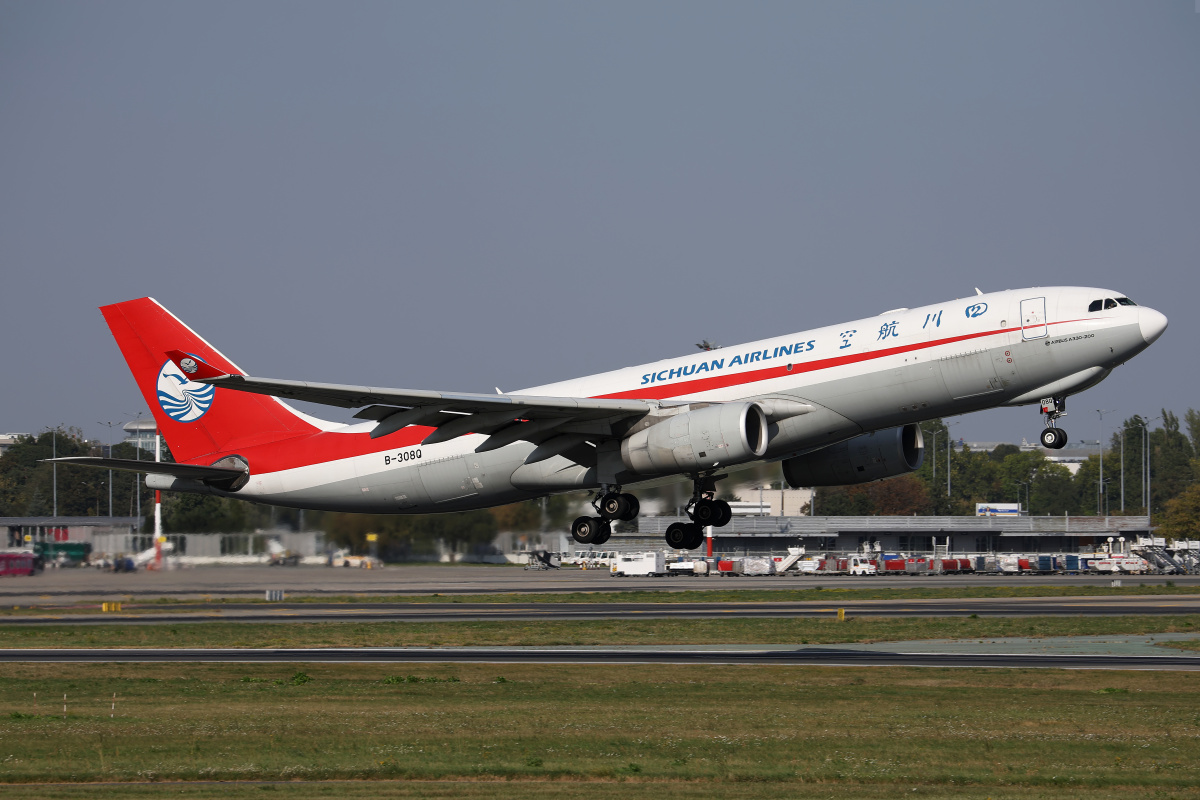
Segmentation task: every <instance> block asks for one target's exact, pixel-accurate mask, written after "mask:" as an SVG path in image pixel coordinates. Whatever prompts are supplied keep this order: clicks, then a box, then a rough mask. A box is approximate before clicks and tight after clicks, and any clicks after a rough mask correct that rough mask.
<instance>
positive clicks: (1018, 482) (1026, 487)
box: [1013, 480, 1033, 513]
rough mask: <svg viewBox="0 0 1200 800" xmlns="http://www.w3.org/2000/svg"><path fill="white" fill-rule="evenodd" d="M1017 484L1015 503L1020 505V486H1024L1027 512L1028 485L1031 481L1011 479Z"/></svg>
mask: <svg viewBox="0 0 1200 800" xmlns="http://www.w3.org/2000/svg"><path fill="white" fill-rule="evenodd" d="M1013 483H1015V484H1016V485H1017V505H1018V506H1019V505H1021V487H1022V486H1024V487H1025V511H1026V513H1028V512H1029V486H1030V484H1032V483H1033V481H1031V480H1030V481H1013Z"/></svg>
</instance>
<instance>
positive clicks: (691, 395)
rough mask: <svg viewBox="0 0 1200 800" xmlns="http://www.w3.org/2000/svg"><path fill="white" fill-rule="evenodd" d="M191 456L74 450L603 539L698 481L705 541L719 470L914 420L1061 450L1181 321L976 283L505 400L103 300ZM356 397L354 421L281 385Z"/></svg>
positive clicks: (208, 480)
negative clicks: (215, 333)
mask: <svg viewBox="0 0 1200 800" xmlns="http://www.w3.org/2000/svg"><path fill="white" fill-rule="evenodd" d="M101 312H102V313H103V314H104V318H105V320H106V321H107V322H108V326H109V329H110V330H111V331H112V334H113V337H114V338H115V339H116V341H117V345H118V346H119V347H120V349H121V353H122V355H123V356H124V357H125V361H126V362H127V363H128V365H129V369H130V370H131V371H132V373H133V376H134V379H135V380H136V381H137V384H138V387H139V389H140V390H141V392H142V395H143V396H144V397H145V399H146V402H147V403H148V404H149V406H150V408H151V409H152V411H153V414H154V417H155V420H156V421H157V423H158V427H159V429H160V431H161V432H162V434H163V435H164V436H165V437H166V440H167V443H168V445H169V446H170V448H171V452H172V454H173V455H174V456H175V458H176V461H177V462H178V463H171V464H166V463H148V462H145V461H127V460H122V459H107V458H71V459H58V460H59V461H69V462H71V463H77V464H87V465H91V466H97V467H104V468H108V469H128V470H133V471H137V472H145V473H148V474H147V478H146V484H147V485H148V486H149V487H151V488H153V489H161V490H169V491H183V492H199V493H205V494H215V495H220V496H223V497H235V498H241V499H246V500H253V501H256V502H261V503H270V504H274V505H280V506H292V507H296V508H313V509H325V510H336V511H359V512H370V513H376V514H378V513H397V514H425V513H437V512H445V511H462V510H466V509H474V508H484V507H489V506H496V505H502V504H506V503H513V502H517V501H521V500H528V499H531V498H537V497H542V496H545V495H550V494H556V493H564V492H578V491H591V492H592V496H593V500H592V504H593V507H594V508H595V516H585V517H580V518H579V519H578V520H576V521H575V523H574V525H573V527H572V534H573V536H574V538H575V539H576V541H578V542H580V543H583V544H602V543H603V542H604V541H606V540H607V539H608V537H609V535H610V525H611V523H612V522H613V521H615V520H626V521H628V520H632V519H633V518H635V517H636V516H637V514H638V509H639V504H638V500H637V497H636V496H635V495H634V494H632V493H630V492H629V491H628V490H629V489H630V488H635V487H636V486H637V485H638V484H645V483H647V482H650V481H655V480H662V479H664V478H670V477H671V476H684V477H686V478H689V479H690V480H691V481H692V485H693V491H692V497H691V500H690V502H689V503H688V506H687V514H688V517H689V518H690V519H691V520H692V522H691V523H676V524H675V525H672V526H671V528H670V529H669V530H668V532H667V543H668V544H669V545H670V546H671V547H675V548H694V547H698V546H699V545H700V544H701V541H702V536H703V534H702V530H703V526H707V525H712V526H718V527H719V526H722V525H725V524H728V522H729V520H730V509H729V505H728V504H727V503H725V502H723V501H721V500H717V499H716V482H717V481H718V480H720V479H721V478H723V477H725V475H724V474H723V471H725V470H727V469H729V468H733V467H738V466H742V465H747V464H751V463H753V462H758V461H778V462H781V463H782V468H783V476H784V479H785V480H786V481H787V482H788V484H790V485H791V486H794V487H797V486H805V487H812V486H833V485H845V484H854V483H862V482H866V481H873V480H878V479H880V478H886V477H890V476H893V475H899V474H902V473H905V472H910V471H912V470H915V469H917V468H918V467H920V465H921V462H922V459H923V451H924V443H923V441H922V436H921V428H920V426H919V423H920V422H921V421H923V420H927V419H932V418H935V417H946V416H953V415H957V414H963V413H967V412H971V411H979V410H981V409H986V408H993V407H996V406H1004V405H1008V406H1016V405H1034V404H1037V405H1038V406H1039V410H1040V412H1041V414H1042V415H1043V416H1044V418H1045V430H1043V431H1042V437H1041V442H1042V445H1043V446H1045V447H1048V448H1059V447H1062V446H1063V445H1064V444H1066V441H1067V436H1066V433H1065V432H1064V431H1063V429H1062V428H1060V427H1058V424H1057V422H1058V420H1059V419H1060V418H1061V417H1062V416H1063V415H1064V413H1065V410H1066V398H1067V397H1068V396H1069V395H1072V394H1075V393H1078V392H1082V391H1084V390H1085V389H1087V388H1089V387H1091V386H1094V385H1096V384H1097V383H1099V382H1100V381H1102V380H1104V378H1105V377H1107V376H1108V374H1109V373H1110V372H1111V371H1112V370H1113V369H1114V368H1115V367H1117V366H1118V365H1120V364H1121V363H1123V362H1125V361H1127V360H1128V359H1130V358H1132V357H1133V356H1135V355H1137V354H1138V353H1140V352H1141V351H1142V350H1144V349H1146V348H1147V347H1149V346H1150V344H1151V343H1153V342H1154V341H1155V340H1156V339H1157V338H1158V337H1159V336H1160V335H1162V333H1163V331H1164V330H1165V329H1166V327H1167V319H1166V317H1165V316H1163V315H1162V314H1160V313H1159V312H1157V311H1154V310H1152V309H1149V308H1145V307H1142V306H1138V305H1137V304H1135V303H1134V302H1133V301H1132V300H1130V299H1129V298H1127V297H1125V296H1124V295H1122V294H1120V293H1118V292H1113V291H1108V290H1105V289H1089V288H1081V287H1055V288H1037V289H1020V290H1014V291H1003V292H995V293H990V294H984V293H979V292H978V290H977V294H976V295H975V296H972V297H969V298H965V299H960V300H951V301H948V302H945V303H939V304H936V305H931V306H926V307H924V308H915V309H914V308H902V309H896V310H894V311H888V312H886V313H884V314H881V315H879V316H876V317H872V318H870V319H860V320H856V321H853V322H847V323H844V324H841V325H833V326H829V327H825V328H819V329H816V330H809V331H803V332H801V333H795V334H790V335H788V336H781V337H779V338H775V339H765V340H762V341H758V342H751V343H750V344H745V345H740V346H737V347H726V348H722V349H717V350H706V351H704V352H699V353H693V354H691V355H687V356H682V357H679V358H672V359H667V360H665V361H659V362H656V363H653V364H643V365H641V366H636V367H628V368H625V369H619V370H615V371H612V372H605V373H601V374H597V375H589V376H587V377H583V378H577V379H575V380H570V381H565V382H562V383H555V384H550V385H547V386H537V387H534V388H531V389H526V390H524V391H519V392H515V393H511V394H499V393H497V394H463V393H454V392H432V391H416V390H410V389H384V388H375V387H370V386H343V385H335V384H323V383H307V382H300V381H290V380H274V379H269V378H257V377H253V376H250V375H247V374H245V373H244V372H243V371H242V370H240V369H238V367H237V366H236V365H235V364H234V363H233V362H232V361H230V360H229V359H227V358H226V357H225V356H224V355H222V354H221V353H220V352H219V351H218V350H217V349H216V348H214V347H213V346H212V345H210V344H209V343H208V342H207V341H205V340H204V339H202V338H201V337H200V336H198V335H197V334H196V333H195V332H193V331H192V329H191V328H189V327H187V326H186V325H184V324H183V323H182V322H180V321H179V320H178V319H177V318H176V317H174V316H173V315H172V314H171V313H170V312H169V311H167V310H166V309H165V308H164V307H163V306H162V305H160V304H159V303H158V302H157V301H155V300H153V299H151V298H141V299H138V300H129V301H127V302H123V303H116V304H114V305H110V306H104V307H103V308H101ZM289 399H290V400H297V401H307V402H311V403H322V404H325V405H330V406H337V407H340V408H357V409H359V411H358V412H357V413H356V414H355V415H354V418H355V419H357V420H360V421H359V422H355V423H349V424H344V423H334V422H328V421H325V420H321V419H317V418H314V417H311V416H309V415H307V414H303V413H301V412H299V411H297V410H295V409H293V408H291V407H290V406H288V405H287V404H286V403H285V402H284V401H285V400H289Z"/></svg>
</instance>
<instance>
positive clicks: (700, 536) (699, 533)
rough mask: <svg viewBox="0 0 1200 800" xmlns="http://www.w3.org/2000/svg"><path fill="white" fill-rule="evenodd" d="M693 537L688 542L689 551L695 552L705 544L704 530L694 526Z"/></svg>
mask: <svg viewBox="0 0 1200 800" xmlns="http://www.w3.org/2000/svg"><path fill="white" fill-rule="evenodd" d="M690 527H691V528H692V535H691V537H690V538H689V539H688V542H687V547H686V549H687V550H695V549H696V548H697V547H699V546H700V545H702V544H704V529H703V528H701V527H700V526H699V525H692V526H690Z"/></svg>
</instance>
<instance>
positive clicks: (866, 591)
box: [0, 578, 1200, 618]
mask: <svg viewBox="0 0 1200 800" xmlns="http://www.w3.org/2000/svg"><path fill="white" fill-rule="evenodd" d="M864 580H866V579H864ZM1013 580H1014V584H1013V585H1011V586H931V585H914V586H905V587H899V588H888V587H879V588H869V587H863V588H859V587H854V588H846V587H831V588H825V587H822V586H820V585H815V586H814V585H807V586H806V585H805V584H806V582H807V579H797V581H796V584H797V588H795V589H756V588H753V582H752V581H750V580H748V581H739V582H737V586H736V588H724V589H686V588H685V589H680V588H678V587H680V586H681V585H684V586H686V585H689V584H692V583H693V582H692V581H686V580H685V579H683V578H678V579H673V580H670V581H667V582H666V583H665V584H662V583H660V584H658V586H657V587H656V588H654V589H635V590H632V591H602V592H563V593H544V592H543V593H538V592H529V593H520V592H509V593H498V594H478V595H446V594H441V593H438V592H434V593H430V594H405V595H377V594H349V595H326V596H317V595H305V594H304V593H303V590H299V591H296V592H294V593H293V592H289V593H288V596H287V599H288V602H289V603H348V604H372V603H448V604H454V603H488V604H502V603H787V602H792V603H798V602H827V603H842V602H852V601H854V600H937V599H950V598H964V599H969V598H1008V597H1011V598H1020V597H1145V596H1163V595H1194V594H1200V586H1176V585H1175V584H1174V582H1172V581H1166V582H1165V583H1154V584H1139V585H1131V586H1083V585H1074V584H1064V585H1052V586H1047V585H1045V584H1037V585H1024V586H1023V585H1020V584H1019V583H1018V582H1019V581H1020V578H1014V579H1013ZM913 581H914V583H919V582H920V580H919V579H918V578H914V579H913ZM52 600H53V602H50V603H47V604H44V605H38V604H34V605H24V606H21V605H17V606H4V607H0V618H2V617H5V616H27V615H29V614H54V613H62V611H63V608H64V603H63V602H62V598H53V599H52ZM128 602H130V603H131V604H133V603H136V607H137V609H138V611H139V613H147V612H151V611H153V610H154V609H156V608H158V609H161V610H163V611H175V609H174V608H172V607H173V606H178V605H184V604H186V605H196V604H198V603H199V604H210V605H214V606H220V605H229V604H236V605H245V604H248V603H250V604H262V605H270V603H268V602H267V601H266V600H263V599H262V598H261V596H258V597H204V598H200V599H195V598H175V597H160V598H155V599H152V600H145V599H137V600H135V599H134V598H133V597H132V596H128ZM67 607H69V608H71V613H72V614H78V613H88V611H93V612H96V613H99V610H100V605H99V603H98V602H88V603H81V604H79V605H68V606H67Z"/></svg>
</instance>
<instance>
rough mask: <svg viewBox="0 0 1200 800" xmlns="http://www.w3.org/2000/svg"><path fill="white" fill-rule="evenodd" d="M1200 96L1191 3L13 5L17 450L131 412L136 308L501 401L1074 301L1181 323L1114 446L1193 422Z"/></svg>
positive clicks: (10, 144)
mask: <svg viewBox="0 0 1200 800" xmlns="http://www.w3.org/2000/svg"><path fill="white" fill-rule="evenodd" d="M1198 86H1200V15H1198V14H1197V13H1196V6H1195V3H1194V2H1193V0H1185V1H1181V2H1139V3H1134V2H1119V3H1112V2H1058V3H1034V2H1005V3H954V2H946V3H942V2H907V3H882V2H878V3H876V2H863V3H841V2H838V3H834V2H828V3H826V2H810V3H801V2H787V3H701V2H681V3H668V2H658V3H647V2H636V3H620V2H607V3H590V4H589V3H551V2H545V3H524V2H513V3H483V2H478V3H453V2H445V3H399V2H388V3H363V2H359V3H302V2H286V3H282V2H278V3H273V2H256V3H221V2H206V3H176V2H171V3H164V2H144V3H130V2H109V3H87V2H78V3H64V2H0V265H2V267H0V269H2V270H3V272H2V274H3V308H4V312H3V314H2V315H0V335H2V336H3V341H4V350H3V352H4V356H3V362H2V363H3V366H4V369H3V376H4V377H3V380H0V430H4V431H31V432H32V431H37V430H40V429H43V428H45V427H47V426H52V425H55V424H59V423H64V424H69V425H70V424H74V425H80V426H82V427H83V428H84V430H85V432H87V433H88V434H89V435H92V436H96V437H99V438H103V437H104V436H106V435H107V434H106V432H105V430H104V429H103V428H102V427H100V426H99V425H98V424H96V423H97V422H98V421H100V420H115V419H117V420H123V419H128V418H129V416H130V415H131V414H132V413H135V412H136V411H138V410H139V409H141V408H142V407H143V406H142V404H141V400H140V398H139V396H138V395H137V392H136V390H135V388H134V385H133V382H132V380H131V379H130V378H129V377H128V374H127V373H126V371H125V368H124V364H123V362H122V361H121V360H120V357H119V353H118V352H117V349H116V347H115V345H114V344H113V342H112V340H111V337H110V336H109V335H108V333H107V330H106V328H105V327H104V324H103V320H102V318H101V317H100V314H99V313H98V312H97V311H96V307H97V306H99V305H101V304H105V303H109V302H115V301H119V300H124V299H129V298H132V297H138V296H142V295H152V296H154V297H156V298H157V299H159V300H160V301H161V302H163V303H164V304H165V305H167V307H169V308H170V309H172V310H173V311H174V312H175V313H176V314H178V315H179V316H180V317H181V318H183V319H184V321H185V322H187V323H189V324H190V325H192V326H193V327H194V328H196V329H197V330H198V331H199V332H201V333H202V334H203V335H205V336H206V337H207V338H209V339H210V341H212V342H213V343H214V344H215V345H217V346H218V347H219V348H221V349H222V350H224V351H225V352H226V353H227V354H228V355H229V356H230V357H232V358H233V359H234V360H236V361H237V362H238V363H239V364H240V365H241V366H242V367H243V368H245V369H247V370H248V371H250V372H252V373H255V374H261V375H268V376H272V377H286V378H298V379H311V380H321V381H335V382H353V383H370V384H375V385H389V386H398V387H408V388H432V389H447V390H462V391H491V389H492V387H494V386H500V387H501V388H504V389H510V390H511V389H513V388H517V387H521V386H531V385H536V384H540V383H547V382H551V381H557V380H562V379H567V378H570V377H574V376H577V375H581V374H587V373H591V372H597V371H601V370H605V369H611V368H615V367H620V366H625V365H629V364H635V363H640V362H643V361H649V360H653V359H657V358H662V357H667V356H671V355H677V354H682V353H686V352H688V351H689V350H691V349H692V343H693V342H696V341H699V340H700V339H701V338H702V337H707V338H709V339H712V340H715V341H718V342H721V343H725V344H733V343H737V342H742V341H749V340H753V339H756V338H761V337H765V336H773V335H777V334H782V333H786V332H791V331H795V330H801V329H804V328H809V327H815V326H818V325H825V324H832V323H836V322H838V321H841V320H847V319H853V318H856V317H860V316H864V315H869V314H874V313H877V312H880V311H883V310H885V309H889V308H894V307H897V306H917V305H921V304H924V303H928V302H936V301H939V300H944V299H948V298H952V297H962V296H966V295H969V294H972V293H973V291H974V287H976V286H979V287H981V288H983V289H984V290H993V289H1002V288H1016V287H1021V286H1031V285H1052V284H1082V285H1099V286H1104V287H1109V288H1112V289H1114V290H1116V291H1119V292H1122V293H1126V294H1128V295H1129V296H1131V297H1133V298H1134V299H1135V300H1137V301H1138V302H1140V303H1143V304H1146V305H1150V306H1153V307H1155V308H1157V309H1159V310H1161V311H1163V312H1164V313H1165V314H1167V316H1168V317H1169V318H1170V319H1171V327H1170V329H1169V330H1168V331H1167V333H1166V334H1165V335H1164V337H1163V338H1162V339H1161V340H1160V341H1159V342H1158V343H1157V344H1156V345H1155V346H1154V347H1152V348H1151V349H1150V350H1149V351H1147V352H1146V353H1144V354H1143V355H1141V356H1139V357H1138V358H1137V359H1135V360H1134V361H1132V362H1130V363H1129V364H1127V365H1125V366H1124V367H1122V368H1120V369H1119V370H1117V371H1116V372H1115V373H1114V374H1113V376H1112V377H1110V378H1109V379H1108V381H1106V382H1105V383H1103V384H1101V385H1100V386H1099V387H1097V388H1095V389H1092V390H1090V391H1089V392H1087V393H1086V394H1084V395H1082V396H1080V397H1078V398H1076V399H1074V400H1073V401H1072V405H1071V408H1072V411H1073V412H1074V413H1073V414H1072V416H1071V417H1070V418H1068V420H1066V421H1065V422H1066V425H1065V427H1067V428H1068V429H1069V430H1070V431H1071V434H1072V438H1077V437H1086V438H1095V437H1096V436H1097V435H1098V434H1099V422H1098V420H1097V418H1096V414H1095V413H1094V411H1092V410H1091V409H1096V408H1104V409H1117V410H1118V411H1117V412H1116V414H1115V415H1114V416H1117V417H1120V416H1126V415H1128V414H1132V413H1136V412H1142V413H1149V412H1153V413H1157V409H1159V408H1161V407H1164V406H1165V407H1167V408H1171V409H1175V410H1176V411H1180V412H1182V411H1183V410H1184V409H1185V408H1187V407H1189V406H1192V407H1200V391H1198V388H1200V387H1198V384H1200V378H1198V377H1197V370H1196V369H1195V367H1194V363H1195V357H1194V355H1193V351H1194V346H1195V344H1194V343H1195V340H1196V331H1197V327H1196V324H1195V320H1194V318H1193V316H1192V315H1193V313H1194V312H1193V306H1194V305H1195V298H1196V295H1197V289H1198V286H1197V284H1198V279H1197V273H1198V270H1197V269H1196V264H1197V261H1198V256H1200V220H1198V216H1200V213H1198V212H1200V159H1198V156H1197V144H1198V143H1200V90H1198V89H1197V87H1198ZM334 416H336V415H334ZM956 429H957V430H960V431H962V434H963V435H965V436H966V438H968V439H976V440H1020V438H1021V437H1022V436H1026V437H1029V438H1030V439H1031V440H1032V438H1033V437H1034V436H1036V435H1037V432H1038V431H1039V430H1040V420H1039V418H1038V415H1037V413H1036V411H1034V410H1032V409H1015V410H1002V411H995V412H987V413H984V414H976V415H971V416H969V417H966V418H965V419H964V421H963V422H962V423H961V424H960V425H959V426H957V428H956Z"/></svg>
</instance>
